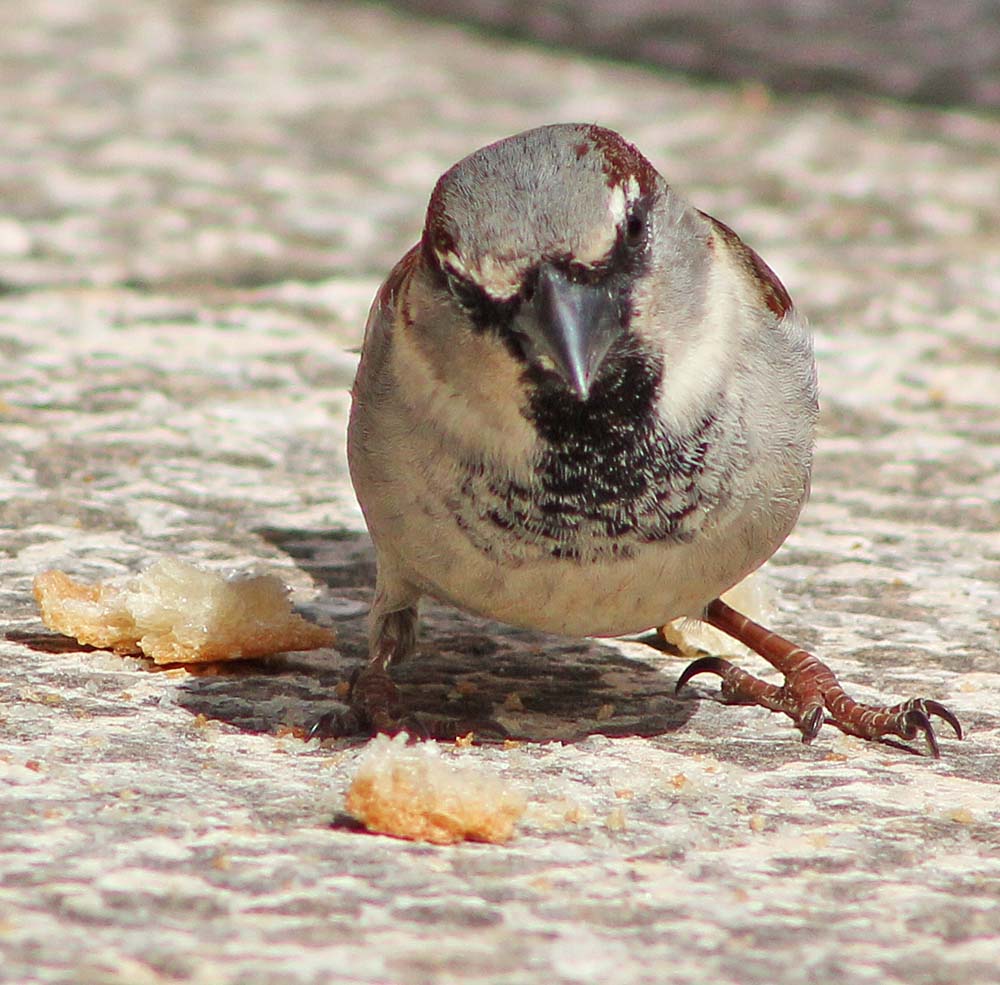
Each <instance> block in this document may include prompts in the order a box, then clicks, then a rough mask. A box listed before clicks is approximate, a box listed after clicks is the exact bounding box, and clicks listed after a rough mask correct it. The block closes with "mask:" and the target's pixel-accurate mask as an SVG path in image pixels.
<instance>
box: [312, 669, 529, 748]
mask: <svg viewBox="0 0 1000 985" xmlns="http://www.w3.org/2000/svg"><path fill="white" fill-rule="evenodd" d="M400 732H406V733H407V734H408V735H409V736H411V737H412V738H413V739H417V740H425V739H441V740H444V741H453V740H454V739H458V738H460V737H462V736H466V735H468V734H469V733H470V732H471V733H472V734H473V735H475V736H478V737H481V738H485V739H506V738H509V736H510V733H509V732H508V731H507V729H505V728H504V727H503V726H502V725H501V724H500V723H499V722H496V721H494V720H493V719H461V718H448V717H445V716H440V715H433V714H430V713H428V712H422V711H411V712H407V711H405V710H404V709H403V706H402V702H401V700H400V697H399V689H398V688H397V687H396V685H395V683H394V682H393V680H392V678H391V677H390V676H389V674H388V672H387V671H386V670H384V669H383V668H381V667H378V666H368V667H365V668H363V669H362V670H361V671H360V672H359V673H357V674H355V676H354V678H353V680H352V681H351V691H350V695H349V697H348V705H347V708H345V709H340V710H336V711H330V712H327V713H326V714H325V715H321V716H320V717H319V718H318V719H317V720H316V721H315V722H314V723H313V724H312V726H311V728H310V729H309V732H308V738H310V739H313V738H317V737H318V738H322V739H330V738H336V739H342V738H347V737H350V736H358V735H378V734H380V733H385V734H386V735H397V734H398V733H400Z"/></svg>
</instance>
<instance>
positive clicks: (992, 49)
mask: <svg viewBox="0 0 1000 985" xmlns="http://www.w3.org/2000/svg"><path fill="white" fill-rule="evenodd" d="M396 6H397V7H399V9H401V10H408V11H411V12H419V13H426V14H431V15H433V16H435V17H443V18H448V17H450V18H455V19H458V20H462V21H466V22H468V23H471V24H479V25H482V26H483V27H484V28H488V29H490V30H493V31H499V32H502V33H504V34H506V35H508V36H511V37H518V38H528V39H532V40H536V41H543V42H548V43H552V44H560V45H566V46H568V47H571V48H576V49H579V50H581V51H589V52H594V53H597V54H602V55H609V56H611V57H613V58H620V59H623V60H626V61H637V62H645V63H647V64H651V65H658V66H660V67H662V68H666V69H673V70H675V71H683V72H690V73H693V74H696V75H701V76H704V77H705V78H709V79H717V80H725V81H727V82H762V83H765V84H766V85H768V86H773V87H774V88H775V89H778V90H781V91H783V92H796V93H803V92H836V91H841V92H843V91H858V92H868V93H875V94H879V95H883V96H892V97H895V98H898V99H912V100H916V101H919V102H924V103H930V104H937V105H955V104H961V103H968V104H974V105H981V106H989V107H993V108H994V109H997V108H1000V4H998V3H997V2H996V0H954V2H947V0H945V2H942V0H870V2H865V0H716V2H714V3H704V2H700V0H621V2H615V0H577V2H574V0H562V2H560V0H537V2H523V0H521V2H519V0H510V2H507V3H504V2H493V0H410V2H400V3H397V4H396Z"/></svg>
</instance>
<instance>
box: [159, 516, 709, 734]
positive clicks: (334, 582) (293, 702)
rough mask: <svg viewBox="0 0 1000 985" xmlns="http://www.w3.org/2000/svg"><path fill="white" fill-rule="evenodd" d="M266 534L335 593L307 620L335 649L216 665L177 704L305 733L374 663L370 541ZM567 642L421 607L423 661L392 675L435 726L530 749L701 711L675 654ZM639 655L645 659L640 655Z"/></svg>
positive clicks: (315, 533)
mask: <svg viewBox="0 0 1000 985" xmlns="http://www.w3.org/2000/svg"><path fill="white" fill-rule="evenodd" d="M257 533H258V534H259V535H260V536H261V537H262V538H263V539H264V540H266V541H267V542H268V543H269V544H271V545H273V546H274V547H277V548H278V549H279V550H281V551H284V552H285V553H286V554H288V555H289V556H290V557H291V558H292V559H294V561H295V562H296V564H297V565H298V566H299V567H300V568H301V569H302V570H304V571H305V572H306V573H308V574H309V575H310V576H311V577H312V578H313V579H314V581H316V582H318V583H319V584H320V585H322V586H325V588H326V589H327V590H328V591H327V593H326V594H325V597H322V598H320V599H319V600H318V601H317V602H315V603H314V604H313V605H312V606H310V607H308V608H307V614H308V615H313V616H318V617H319V618H321V619H322V620H323V621H331V620H332V622H333V623H334V626H335V629H336V633H337V643H336V649H335V650H330V649H326V650H321V651H312V652H309V653H295V654H287V655H282V656H280V657H275V658H271V659H268V660H266V661H246V662H240V663H236V664H221V665H215V666H214V667H213V668H212V669H211V670H207V671H202V672H201V673H198V674H193V675H191V676H189V677H188V678H187V679H186V680H184V681H182V682H181V683H180V685H179V688H178V692H177V696H176V702H177V703H178V704H179V705H180V706H182V707H184V708H186V709H187V710H189V711H191V712H192V713H193V714H197V715H201V716H204V717H205V718H206V719H211V720H216V721H221V722H226V723H228V724H230V725H233V726H235V727H237V728H239V729H243V730H247V731H253V732H265V733H272V734H284V733H292V734H304V733H305V732H306V731H307V730H308V729H309V727H310V726H311V725H312V724H313V723H314V722H315V721H317V720H318V719H319V718H321V717H322V716H323V715H325V714H327V713H329V712H330V711H335V710H337V709H338V708H340V707H343V701H344V697H345V695H346V690H347V686H348V681H349V680H350V677H351V675H352V673H353V672H354V671H355V670H356V669H357V668H358V667H360V666H361V665H362V663H363V662H364V660H365V658H366V655H367V640H366V629H367V627H366V616H367V610H368V605H369V603H370V601H371V594H372V588H371V586H373V585H374V582H375V557H374V552H373V549H372V546H371V541H370V539H369V538H368V537H367V535H362V534H358V533H356V532H352V531H346V530H338V529H331V530H299V529H280V528H275V527H269V528H265V529H261V530H258V531H257ZM627 649H628V650H629V652H624V651H623V648H622V647H621V646H620V645H617V644H615V643H611V642H607V643H604V642H601V641H597V640H588V639H583V640H579V639H573V640H567V639H565V638H562V637H553V636H547V635H545V634H542V633H535V632H531V631H528V630H523V629H518V628H515V627H511V626H507V625H505V624H502V623H497V622H491V621H488V620H483V619H477V618H475V617H472V616H468V615H466V614H464V613H462V612H460V611H458V610H456V609H453V608H451V607H449V606H445V605H439V604H434V603H431V604H428V605H427V606H426V607H425V608H424V609H423V610H422V619H421V643H420V645H419V647H418V652H417V653H416V654H415V656H414V657H413V658H412V659H410V660H408V661H405V662H404V663H402V664H400V665H398V666H397V667H395V668H394V669H393V677H394V680H395V681H396V683H397V685H398V687H399V691H400V696H401V699H402V701H403V705H404V707H405V708H406V709H407V711H408V712H411V713H416V714H417V715H418V716H425V717H427V718H428V719H435V720H442V719H444V720H447V719H451V720H458V721H472V722H475V721H487V720H493V721H496V722H499V723H500V724H502V725H503V726H504V727H505V728H506V729H507V731H508V732H509V733H510V735H511V736H512V737H516V738H518V739H522V740H526V741H551V740H559V741H574V740H579V739H582V738H584V737H586V736H588V735H606V736H654V735H662V734H664V733H668V732H673V731H675V730H677V729H679V728H681V727H682V726H683V725H684V724H685V723H686V722H687V721H688V719H689V718H690V717H691V715H692V714H693V713H694V711H695V708H696V706H697V702H694V701H691V700H678V699H676V698H675V697H674V695H673V684H674V675H673V674H671V673H669V672H667V673H665V672H664V666H665V665H666V664H667V663H668V662H669V661H670V660H671V658H670V656H669V655H667V654H665V653H663V652H659V651H658V650H656V649H653V648H650V647H645V646H641V645H639V644H632V645H630V646H629V647H628V648H627ZM633 654H636V655H633Z"/></svg>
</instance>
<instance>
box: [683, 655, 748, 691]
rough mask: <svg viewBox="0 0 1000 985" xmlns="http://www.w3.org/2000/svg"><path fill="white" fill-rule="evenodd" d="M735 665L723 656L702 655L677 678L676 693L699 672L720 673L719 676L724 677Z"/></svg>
mask: <svg viewBox="0 0 1000 985" xmlns="http://www.w3.org/2000/svg"><path fill="white" fill-rule="evenodd" d="M733 666H734V664H732V663H730V662H729V661H728V660H724V659H723V658H722V657H701V658H699V659H698V660H694V661H692V662H691V663H689V664H688V665H687V667H685V668H684V673H682V674H681V676H680V677H678V678H677V683H676V684H675V685H674V694H677V692H678V691H680V689H681V688H682V687H684V685H685V684H687V682H688V681H689V680H691V678H692V677H697V676H698V674H718V675H719V677H723V678H724V677H725V676H726V674H727V673H728V672H729V671H730V670H732V669H733Z"/></svg>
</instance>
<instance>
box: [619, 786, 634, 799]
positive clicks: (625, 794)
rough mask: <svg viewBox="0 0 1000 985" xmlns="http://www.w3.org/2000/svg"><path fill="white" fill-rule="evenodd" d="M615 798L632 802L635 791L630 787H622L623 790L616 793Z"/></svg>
mask: <svg viewBox="0 0 1000 985" xmlns="http://www.w3.org/2000/svg"><path fill="white" fill-rule="evenodd" d="M615 796H616V797H617V798H618V799H619V800H631V799H632V798H633V797H634V796H635V791H634V790H632V789H630V788H628V787H622V789H621V790H616V791H615Z"/></svg>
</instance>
